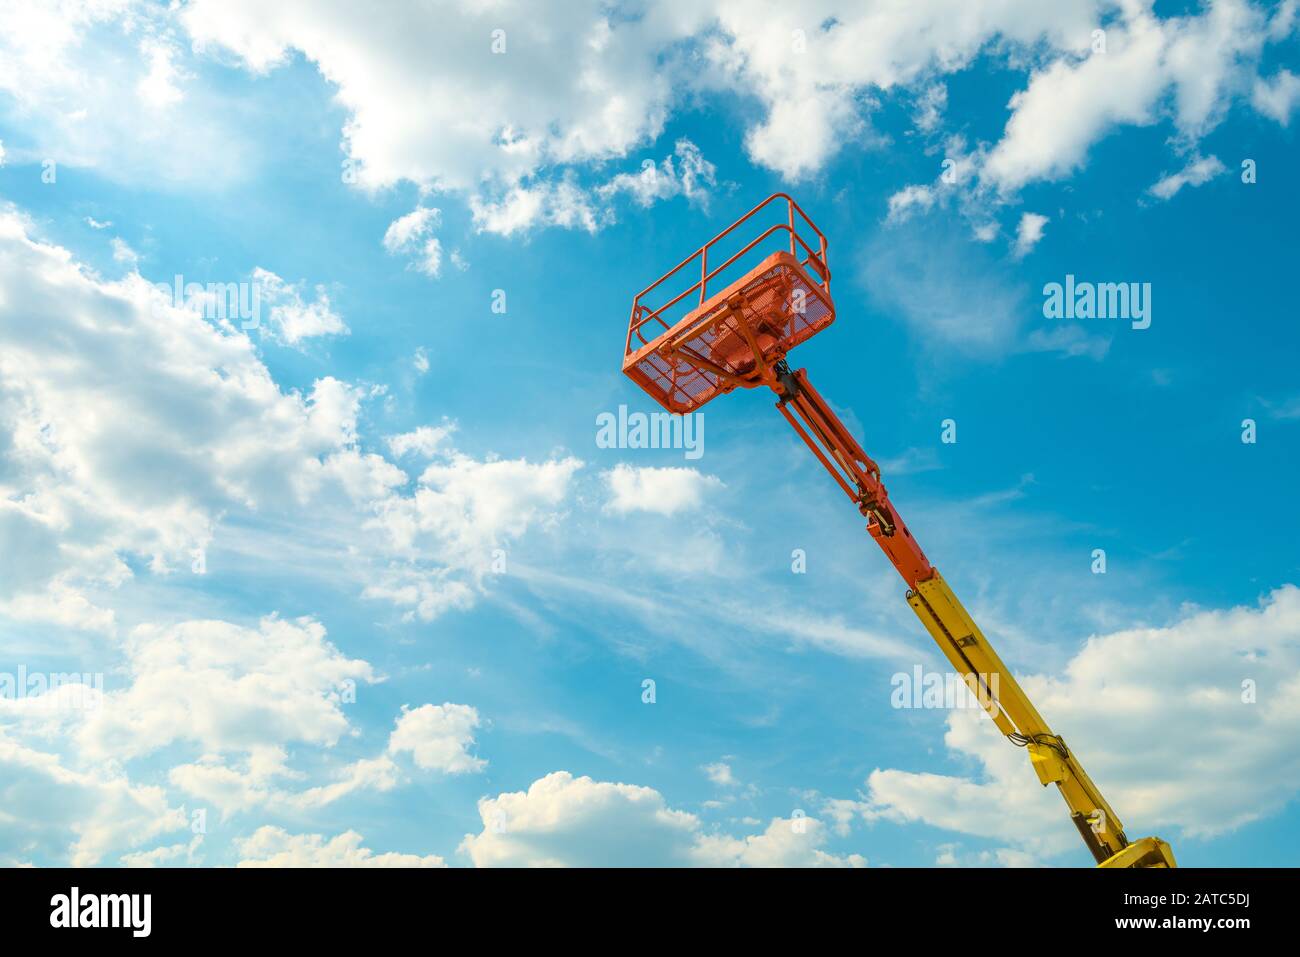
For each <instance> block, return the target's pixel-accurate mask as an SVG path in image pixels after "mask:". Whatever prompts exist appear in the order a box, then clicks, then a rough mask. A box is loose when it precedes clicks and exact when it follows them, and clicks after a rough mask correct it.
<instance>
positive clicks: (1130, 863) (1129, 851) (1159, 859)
mask: <svg viewBox="0 0 1300 957" xmlns="http://www.w3.org/2000/svg"><path fill="white" fill-rule="evenodd" d="M1097 866H1098V867H1177V866H1178V864H1177V863H1176V862H1175V861H1174V850H1173V848H1171V847H1170V846H1169V845H1168V844H1166V843H1165V842H1164V841H1162V840H1160V838H1158V837H1144V838H1142V840H1140V841H1134V842H1133V843H1132V844H1130V845H1129V846H1128V847H1126V848H1124V850H1122V851H1120V852H1119V853H1118V854H1115V855H1112V856H1111V857H1108V858H1106V860H1104V861H1102V862H1101V863H1100V864H1098V865H1097Z"/></svg>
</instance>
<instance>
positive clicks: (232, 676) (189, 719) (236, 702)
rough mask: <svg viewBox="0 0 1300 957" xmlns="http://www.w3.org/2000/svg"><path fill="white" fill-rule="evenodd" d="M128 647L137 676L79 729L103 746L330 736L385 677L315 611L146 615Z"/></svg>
mask: <svg viewBox="0 0 1300 957" xmlns="http://www.w3.org/2000/svg"><path fill="white" fill-rule="evenodd" d="M125 653H126V658H127V663H126V667H127V670H128V672H129V674H130V676H131V681H130V684H129V685H128V686H127V687H126V688H125V689H123V690H121V691H114V692H110V693H108V694H106V695H105V696H104V704H103V706H102V707H99V708H97V709H95V710H94V711H93V712H91V713H90V715H89V717H88V719H87V721H86V723H85V725H84V727H83V728H82V730H81V731H80V732H79V735H78V740H79V741H80V743H81V745H82V747H83V749H84V750H85V751H86V752H87V753H88V754H90V755H93V756H97V757H118V758H125V757H130V756H133V755H140V754H145V753H148V752H151V751H155V750H157V749H159V748H162V747H164V746H166V745H168V744H171V743H172V742H176V741H184V742H188V743H191V744H193V745H195V746H196V747H198V748H199V749H200V750H201V751H202V752H204V753H221V752H242V753H249V752H252V751H254V750H255V749H257V748H264V747H265V746H266V745H267V744H276V745H287V744H291V743H303V744H314V745H318V746H329V745H332V744H333V743H334V742H336V741H337V740H338V738H339V735H341V734H342V733H343V732H344V731H345V730H346V729H347V727H348V720H347V718H346V717H345V715H344V713H343V709H342V703H341V699H342V697H343V695H344V693H345V692H346V691H347V689H348V688H349V687H350V686H353V687H354V686H355V685H356V684H357V683H358V682H370V681H373V680H374V677H375V676H374V672H373V670H372V669H371V667H370V665H369V664H367V663H366V662H364V661H359V660H355V659H350V658H348V657H346V656H344V655H343V654H341V653H340V652H339V651H338V649H336V648H335V647H334V646H333V645H331V644H330V643H329V642H328V641H327V640H326V639H325V629H324V627H323V626H322V625H321V624H320V623H319V622H316V621H313V620H311V619H299V620H297V621H284V620H281V619H277V618H266V619H263V620H262V621H261V622H260V623H259V624H258V626H257V627H256V628H244V627H241V626H239V625H235V624H232V623H230V622H224V621H189V622H183V623H181V624H179V625H175V626H171V627H163V626H158V625H141V626H140V627H138V628H136V629H135V630H134V631H133V632H132V633H131V635H130V636H129V638H128V639H127V641H126V647H125Z"/></svg>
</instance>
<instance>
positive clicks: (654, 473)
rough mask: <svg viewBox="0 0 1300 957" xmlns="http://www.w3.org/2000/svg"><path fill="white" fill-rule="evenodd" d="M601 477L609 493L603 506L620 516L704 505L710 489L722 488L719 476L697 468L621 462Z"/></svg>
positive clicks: (673, 513) (666, 513) (659, 513)
mask: <svg viewBox="0 0 1300 957" xmlns="http://www.w3.org/2000/svg"><path fill="white" fill-rule="evenodd" d="M604 479H605V482H606V484H607V485H608V487H609V492H610V498H609V502H608V503H607V505H606V507H607V508H608V509H609V510H610V511H612V512H614V513H616V514H620V515H625V514H627V513H629V512H653V513H655V514H657V515H675V514H676V513H677V512H680V511H690V510H691V509H695V508H699V507H700V506H701V505H702V504H704V497H705V495H706V494H707V493H708V492H709V491H710V490H712V489H719V488H722V487H723V485H722V481H721V480H720V479H718V478H717V477H715V476H713V475H704V474H703V473H701V472H699V471H697V470H696V469H691V468H672V467H670V468H651V467H637V466H632V465H627V464H626V463H622V462H620V463H619V464H618V465H616V466H615V467H614V468H613V469H611V470H610V471H608V472H605V473H604Z"/></svg>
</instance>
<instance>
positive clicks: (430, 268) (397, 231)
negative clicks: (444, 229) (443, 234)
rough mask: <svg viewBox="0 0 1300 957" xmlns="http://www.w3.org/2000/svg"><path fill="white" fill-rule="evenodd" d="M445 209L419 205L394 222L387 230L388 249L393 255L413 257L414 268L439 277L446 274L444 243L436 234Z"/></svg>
mask: <svg viewBox="0 0 1300 957" xmlns="http://www.w3.org/2000/svg"><path fill="white" fill-rule="evenodd" d="M441 219H442V212H441V210H438V209H434V208H433V207H429V206H417V207H416V208H415V209H413V210H411V211H410V212H409V213H407V214H406V215H405V216H402V217H400V218H398V219H395V220H393V221H392V222H391V223H389V224H388V229H387V230H385V231H384V249H386V250H387V251H388V252H389V253H390V254H393V255H396V254H398V253H407V254H412V255H414V256H415V258H414V259H413V260H412V262H411V268H413V269H416V270H418V271H419V272H422V273H424V274H425V275H426V276H432V277H433V278H435V279H436V278H438V276H439V274H441V272H442V243H441V242H440V241H439V240H438V237H437V236H434V235H432V233H433V231H434V230H435V229H437V228H438V224H439V223H440V222H441Z"/></svg>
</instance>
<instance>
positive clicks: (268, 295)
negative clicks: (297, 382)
mask: <svg viewBox="0 0 1300 957" xmlns="http://www.w3.org/2000/svg"><path fill="white" fill-rule="evenodd" d="M253 282H255V283H256V284H257V287H258V292H259V295H260V298H261V302H262V304H264V305H267V306H270V312H269V313H268V315H267V318H268V320H269V321H270V324H271V332H272V333H273V334H274V335H275V337H276V338H277V339H280V340H281V341H282V342H284V343H286V344H288V345H291V346H297V345H299V344H301V343H302V342H303V341H304V340H307V339H314V338H316V337H318V336H339V335H346V334H347V333H348V327H347V324H346V323H344V321H343V319H342V317H341V316H339V314H338V313H336V312H335V311H334V309H333V307H332V306H331V305H330V299H329V296H328V295H327V294H326V292H325V288H324V287H323V286H317V287H316V298H315V300H313V301H312V302H307V301H306V300H305V299H303V295H302V286H301V285H299V284H294V283H289V282H285V280H283V279H281V278H280V277H279V276H277V275H276V274H275V273H273V272H271V271H269V270H266V269H260V268H259V269H254V270H253Z"/></svg>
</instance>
